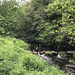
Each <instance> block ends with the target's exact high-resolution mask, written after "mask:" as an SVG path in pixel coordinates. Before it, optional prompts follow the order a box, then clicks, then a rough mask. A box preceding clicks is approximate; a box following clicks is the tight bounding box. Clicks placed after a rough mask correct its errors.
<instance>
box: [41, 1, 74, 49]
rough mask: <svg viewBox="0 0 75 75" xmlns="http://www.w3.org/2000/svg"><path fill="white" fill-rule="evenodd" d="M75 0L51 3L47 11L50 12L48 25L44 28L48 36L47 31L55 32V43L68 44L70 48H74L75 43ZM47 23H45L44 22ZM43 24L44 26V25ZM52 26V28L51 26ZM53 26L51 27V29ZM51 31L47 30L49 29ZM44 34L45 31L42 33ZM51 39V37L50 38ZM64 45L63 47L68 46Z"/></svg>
mask: <svg viewBox="0 0 75 75" xmlns="http://www.w3.org/2000/svg"><path fill="white" fill-rule="evenodd" d="M74 2H75V1H74V0H56V1H54V2H53V3H51V4H49V5H48V7H47V9H46V13H47V14H48V20H47V21H46V23H47V22H50V23H48V25H46V26H47V27H48V28H47V27H45V28H43V29H44V30H45V31H43V32H46V36H44V37H47V38H49V37H50V36H49V34H48V35H47V33H50V35H51V32H53V33H54V34H53V35H54V36H55V37H53V36H51V37H52V38H54V40H55V41H53V42H55V43H58V45H59V44H60V47H62V45H63V44H64V45H66V47H67V48H68V49H71V48H70V47H72V48H74V45H75V37H74V36H75V17H74V16H75V4H74ZM44 25H45V23H44ZM44 25H43V26H44ZM51 27H52V28H51ZM50 28H51V29H50ZM48 29H49V31H48V32H47V30H48ZM42 35H43V33H42ZM50 40H51V39H50ZM50 44H51V42H50ZM66 47H65V46H63V48H66Z"/></svg>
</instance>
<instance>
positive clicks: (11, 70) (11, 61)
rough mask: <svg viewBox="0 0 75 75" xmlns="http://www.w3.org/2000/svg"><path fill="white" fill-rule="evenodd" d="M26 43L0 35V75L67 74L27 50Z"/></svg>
mask: <svg viewBox="0 0 75 75" xmlns="http://www.w3.org/2000/svg"><path fill="white" fill-rule="evenodd" d="M27 47H28V45H27V44H26V43H25V42H24V41H22V40H18V39H15V38H11V37H0V75H67V74H66V73H64V72H61V71H59V70H58V68H55V67H53V66H50V65H49V64H48V63H46V61H45V60H42V59H41V58H39V57H38V56H37V55H33V54H32V53H30V52H29V51H27V50H26V49H27Z"/></svg>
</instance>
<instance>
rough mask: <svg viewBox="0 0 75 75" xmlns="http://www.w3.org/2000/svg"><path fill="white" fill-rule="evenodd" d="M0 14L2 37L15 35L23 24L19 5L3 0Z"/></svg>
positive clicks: (12, 0) (13, 1) (12, 1)
mask: <svg viewBox="0 0 75 75" xmlns="http://www.w3.org/2000/svg"><path fill="white" fill-rule="evenodd" d="M0 11H1V12H0V14H1V16H2V17H3V18H4V19H3V20H2V22H3V23H2V24H0V26H1V27H2V28H3V33H2V34H3V35H4V34H5V35H16V34H17V32H18V31H19V30H20V29H21V26H22V24H23V22H22V21H23V19H22V16H23V14H22V12H21V10H20V5H19V3H18V2H16V0H10V1H8V0H4V1H3V2H2V4H1V5H0Z"/></svg>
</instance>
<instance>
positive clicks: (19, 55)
mask: <svg viewBox="0 0 75 75" xmlns="http://www.w3.org/2000/svg"><path fill="white" fill-rule="evenodd" d="M7 36H10V37H7ZM14 37H16V38H19V39H20V40H19V39H16V38H14ZM22 40H23V41H22ZM25 42H26V43H25ZM27 43H28V44H27ZM29 45H30V49H31V50H34V49H35V50H56V51H59V50H65V51H66V50H75V1H74V0H30V1H27V2H25V0H21V2H17V1H16V0H0V75H67V74H64V73H63V72H61V71H59V70H58V69H57V68H54V67H53V66H49V64H47V63H46V61H44V60H42V59H39V57H37V56H35V55H33V54H32V53H30V52H29V51H27V49H28V46H29Z"/></svg>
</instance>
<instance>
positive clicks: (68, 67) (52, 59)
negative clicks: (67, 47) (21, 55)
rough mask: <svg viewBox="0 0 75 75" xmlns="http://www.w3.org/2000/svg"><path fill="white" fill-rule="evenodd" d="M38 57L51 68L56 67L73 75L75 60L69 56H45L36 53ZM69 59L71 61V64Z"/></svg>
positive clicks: (55, 54) (54, 54) (74, 73)
mask: <svg viewBox="0 0 75 75" xmlns="http://www.w3.org/2000/svg"><path fill="white" fill-rule="evenodd" d="M38 55H39V56H40V57H42V58H43V59H45V60H47V61H48V63H50V64H51V65H53V66H58V67H59V69H60V70H64V71H65V72H67V73H69V74H73V75H75V59H74V58H72V56H71V54H70V55H65V56H61V55H60V54H57V53H53V54H45V53H42V54H40V53H38ZM70 59H73V62H71V60H70Z"/></svg>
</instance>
